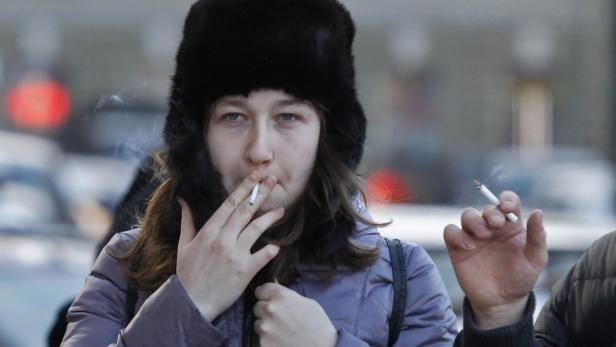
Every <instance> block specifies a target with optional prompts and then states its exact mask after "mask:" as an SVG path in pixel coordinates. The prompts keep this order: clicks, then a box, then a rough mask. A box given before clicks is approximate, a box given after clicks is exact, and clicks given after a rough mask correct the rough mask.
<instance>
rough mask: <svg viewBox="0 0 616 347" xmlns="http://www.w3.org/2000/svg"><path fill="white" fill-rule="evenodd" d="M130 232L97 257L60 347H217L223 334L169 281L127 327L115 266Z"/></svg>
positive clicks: (118, 271)
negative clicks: (201, 346) (115, 255)
mask: <svg viewBox="0 0 616 347" xmlns="http://www.w3.org/2000/svg"><path fill="white" fill-rule="evenodd" d="M134 235H135V233H134V232H125V233H119V234H117V235H116V236H114V238H112V239H111V241H110V242H109V244H108V245H107V246H106V247H105V249H103V251H102V252H101V254H100V255H99V257H98V259H97V260H96V263H95V264H94V266H93V268H92V271H91V272H90V274H89V275H88V276H87V278H86V281H85V285H84V287H83V288H82V289H81V292H80V293H79V295H78V296H77V298H76V299H75V301H74V302H73V304H72V305H71V307H70V309H69V311H68V315H67V321H68V326H67V330H66V334H65V335H64V340H63V341H62V346H65V347H73V346H196V345H203V346H221V345H223V342H224V340H225V336H224V334H223V333H222V332H221V331H220V330H218V329H217V328H216V327H215V326H213V325H212V324H210V322H208V321H207V320H206V319H205V318H203V316H201V314H200V312H199V310H198V308H197V307H196V306H195V304H194V303H193V302H192V300H191V299H190V298H189V297H188V294H187V293H186V291H185V290H184V288H183V287H182V285H181V283H180V282H179V281H178V279H177V277H176V276H175V275H173V276H171V277H170V278H169V279H168V280H167V281H166V282H165V283H164V284H163V285H162V286H160V287H159V288H158V289H157V290H156V291H155V292H153V293H152V295H150V296H149V297H148V298H147V299H146V300H145V302H144V303H143V305H142V306H141V308H140V309H139V311H138V312H137V313H136V314H135V316H134V317H133V319H132V320H131V321H130V322H128V321H127V320H128V319H127V308H126V295H127V283H126V279H125V278H124V276H123V274H122V271H121V267H120V264H119V262H118V261H117V260H116V259H115V258H113V257H112V256H111V255H110V254H122V253H123V252H122V251H125V250H127V249H128V248H129V247H130V245H131V244H132V241H133V239H134Z"/></svg>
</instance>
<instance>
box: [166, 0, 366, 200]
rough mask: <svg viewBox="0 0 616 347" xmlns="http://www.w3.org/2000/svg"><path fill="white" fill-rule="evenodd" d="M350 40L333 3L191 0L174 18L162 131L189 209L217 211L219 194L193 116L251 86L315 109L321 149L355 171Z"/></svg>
mask: <svg viewBox="0 0 616 347" xmlns="http://www.w3.org/2000/svg"><path fill="white" fill-rule="evenodd" d="M354 36H355V26H354V23H353V20H352V19H351V16H350V14H349V12H348V11H347V10H346V9H345V8H344V6H343V5H341V4H340V3H339V2H337V1H336V0H199V1H197V2H196V3H195V4H194V5H193V6H192V7H191V9H190V12H189V13H188V15H187V17H186V22H185V24H184V30H183V39H182V42H181V44H180V47H179V49H178V52H177V56H176V71H175V75H174V76H173V79H172V82H173V84H172V87H171V95H170V100H169V106H170V108H169V113H168V115H167V120H166V124H165V130H164V136H165V142H166V145H167V149H168V153H167V154H168V158H167V161H168V166H169V169H170V174H171V175H172V177H173V178H174V179H175V181H176V182H177V183H178V187H177V189H178V190H177V191H176V193H177V194H178V195H180V196H182V197H184V198H186V199H187V200H189V201H188V202H189V203H191V205H192V206H193V208H194V207H195V204H197V205H202V204H204V203H205V204H207V205H211V206H210V208H209V209H211V210H212V211H213V209H215V208H217V207H218V205H219V204H220V202H221V201H222V199H223V197H224V195H225V193H224V192H223V190H222V186H221V184H220V177H218V174H217V173H216V172H215V170H213V168H212V165H211V162H210V158H209V156H208V153H207V148H206V145H205V138H204V131H203V115H204V113H205V110H206V109H207V107H208V106H209V105H211V104H212V103H213V102H214V101H215V100H216V99H218V98H220V97H222V96H225V95H235V94H242V95H248V94H249V93H250V92H251V91H253V90H256V89H260V88H270V89H280V90H283V91H285V92H287V93H288V94H290V95H293V96H295V97H297V98H301V99H306V100H310V101H314V102H316V103H318V104H320V105H322V106H323V107H324V108H325V109H326V110H327V112H326V114H327V115H326V117H327V118H326V124H327V126H326V127H327V134H326V137H325V140H326V146H328V148H329V149H330V150H331V151H332V152H333V153H334V155H336V156H337V157H338V158H339V159H341V160H342V161H343V162H344V163H345V164H346V165H348V166H349V167H350V168H351V169H353V170H355V169H356V168H357V166H358V164H359V162H360V159H361V156H362V152H363V145H364V141H365V132H366V118H365V115H364V112H363V110H362V107H361V105H360V103H359V101H358V100H357V93H356V90H355V69H354V62H353V54H352V43H353V38H354ZM213 182H218V184H216V185H213ZM191 195H192V196H194V198H193V199H191V198H190V196H191ZM205 197H208V199H205ZM190 200H193V201H190ZM208 200H209V201H208ZM203 207H204V206H201V208H203ZM202 211H203V210H202ZM203 212H205V211H203Z"/></svg>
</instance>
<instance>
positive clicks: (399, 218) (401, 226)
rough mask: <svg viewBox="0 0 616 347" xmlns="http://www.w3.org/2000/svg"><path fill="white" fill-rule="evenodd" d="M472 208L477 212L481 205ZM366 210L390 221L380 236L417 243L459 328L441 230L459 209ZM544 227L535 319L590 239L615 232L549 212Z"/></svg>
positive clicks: (455, 289) (457, 299)
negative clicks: (544, 254)
mask: <svg viewBox="0 0 616 347" xmlns="http://www.w3.org/2000/svg"><path fill="white" fill-rule="evenodd" d="M474 207H476V208H478V209H481V208H482V205H475V206H474ZM369 210H370V213H371V215H372V217H373V219H374V220H375V221H377V222H387V221H391V222H392V223H391V224H390V225H389V226H386V227H383V228H380V229H379V231H380V233H381V234H382V235H383V236H384V237H390V238H398V239H400V240H402V241H405V242H409V243H415V244H418V245H420V246H422V247H423V248H424V249H425V250H426V251H427V252H428V254H430V256H431V257H432V259H433V260H434V262H435V264H436V266H437V268H438V270H439V272H440V274H441V277H442V278H443V282H444V284H445V286H446V288H447V291H448V293H449V296H450V298H451V300H452V305H453V309H454V312H455V313H456V315H457V316H458V323H459V328H461V322H462V303H463V300H464V293H463V292H462V290H461V288H460V286H459V284H458V281H457V279H456V275H455V272H454V270H453V266H452V265H451V261H450V259H449V255H448V253H447V249H446V247H445V242H444V241H443V229H444V228H445V226H446V225H447V224H456V225H458V226H459V225H460V217H461V214H462V210H463V207H461V206H442V205H414V204H380V205H379V204H373V205H371V206H369ZM524 214H525V215H527V213H524ZM544 225H545V228H546V232H547V239H548V252H549V261H548V264H547V266H546V267H545V269H544V271H543V272H542V274H541V276H540V278H539V279H538V281H537V283H536V286H535V289H534V291H535V295H536V297H537V307H536V311H535V318H536V317H537V315H538V313H539V310H540V309H541V307H542V306H543V304H544V303H545V302H546V300H547V299H548V298H549V296H550V292H551V288H552V286H553V285H554V284H555V283H556V281H557V280H558V279H560V278H561V277H563V276H564V275H565V274H566V272H567V271H568V270H569V269H570V268H571V266H572V265H573V264H574V263H575V262H576V261H577V260H578V259H579V257H580V256H581V255H582V253H583V252H584V251H585V250H586V249H587V248H589V247H590V245H591V244H592V242H593V241H594V240H596V239H597V238H599V237H600V236H602V235H603V234H605V233H607V232H610V231H612V230H615V229H616V221H614V220H612V221H611V222H609V223H603V222H602V223H598V224H592V223H588V222H587V221H582V222H580V221H577V222H576V221H572V220H563V219H561V218H558V216H555V215H553V214H552V215H551V214H549V213H548V214H545V216H544Z"/></svg>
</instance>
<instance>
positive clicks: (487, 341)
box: [454, 293, 541, 347]
mask: <svg viewBox="0 0 616 347" xmlns="http://www.w3.org/2000/svg"><path fill="white" fill-rule="evenodd" d="M534 310H535V295H534V294H533V293H531V295H530V297H529V299H528V304H527V305H526V310H525V311H524V315H523V316H522V319H521V320H520V321H519V322H518V323H516V324H513V325H508V326H504V327H500V328H496V329H492V330H480V329H479V328H478V327H477V325H476V324H475V320H474V319H473V314H472V310H471V306H470V303H469V301H468V299H464V323H463V324H464V325H463V326H464V329H463V330H462V331H461V332H460V333H459V334H458V336H457V338H456V341H455V343H454V346H455V347H471V346H473V347H481V346H498V347H527V346H529V347H530V346H533V347H534V346H541V344H539V343H538V342H537V341H536V340H535V338H534V333H533V311H534Z"/></svg>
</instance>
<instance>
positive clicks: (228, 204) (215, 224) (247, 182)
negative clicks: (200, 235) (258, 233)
mask: <svg viewBox="0 0 616 347" xmlns="http://www.w3.org/2000/svg"><path fill="white" fill-rule="evenodd" d="M260 180H261V176H260V174H259V172H257V171H253V172H252V173H251V174H250V175H248V176H247V177H246V178H244V180H243V181H242V183H240V185H239V186H238V187H237V188H236V189H235V190H234V191H233V192H231V194H229V196H227V198H226V199H225V201H224V202H223V203H222V205H220V207H218V209H216V211H215V212H214V213H213V214H212V216H211V217H210V219H209V220H208V221H207V222H206V223H205V225H204V226H203V229H210V230H220V229H222V227H223V226H224V225H225V223H227V220H228V219H229V217H231V215H232V214H233V212H234V211H235V210H236V209H237V208H238V206H240V204H241V203H242V201H244V200H245V199H246V197H248V196H249V195H250V193H251V192H252V189H253V188H254V186H255V185H256V184H257V183H258V182H259V181H260Z"/></svg>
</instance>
